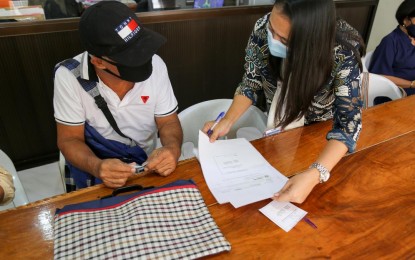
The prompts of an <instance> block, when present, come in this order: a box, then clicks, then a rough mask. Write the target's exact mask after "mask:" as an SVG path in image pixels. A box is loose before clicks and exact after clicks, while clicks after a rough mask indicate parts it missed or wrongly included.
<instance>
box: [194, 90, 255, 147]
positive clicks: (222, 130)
mask: <svg viewBox="0 0 415 260" xmlns="http://www.w3.org/2000/svg"><path fill="white" fill-rule="evenodd" d="M251 104H252V100H251V99H249V98H247V97H245V96H242V95H236V96H235V97H234V98H233V101H232V105H231V107H230V108H229V110H228V111H227V112H226V114H225V117H224V118H223V119H222V120H221V121H220V122H219V123H218V124H217V125H216V126H215V128H214V129H213V133H212V134H211V135H210V141H211V142H214V141H215V140H216V139H218V138H219V137H221V136H224V135H226V134H227V133H228V132H229V130H230V129H231V127H232V126H233V124H234V123H235V122H236V121H237V120H238V119H239V118H240V117H241V116H242V114H243V113H245V111H246V110H247V109H248V108H249V107H250V106H251ZM213 124H214V121H209V122H206V123H205V125H204V126H203V129H202V131H203V132H204V133H207V131H208V130H209V129H210V128H211V127H212V125H213Z"/></svg>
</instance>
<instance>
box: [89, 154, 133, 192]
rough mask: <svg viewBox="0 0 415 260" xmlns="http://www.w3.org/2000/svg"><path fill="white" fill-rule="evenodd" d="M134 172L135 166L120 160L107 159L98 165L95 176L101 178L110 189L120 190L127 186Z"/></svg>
mask: <svg viewBox="0 0 415 260" xmlns="http://www.w3.org/2000/svg"><path fill="white" fill-rule="evenodd" d="M134 172H135V168H134V166H133V165H130V164H126V163H124V162H122V161H120V160H118V159H105V160H101V162H100V163H99V164H98V165H97V167H96V169H95V176H99V178H100V179H101V180H102V181H103V183H104V184H105V186H107V187H108V188H119V187H122V186H124V185H125V183H126V182H127V180H128V178H129V177H131V176H132V175H133V173H134Z"/></svg>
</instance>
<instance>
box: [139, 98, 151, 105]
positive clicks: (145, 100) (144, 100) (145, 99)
mask: <svg viewBox="0 0 415 260" xmlns="http://www.w3.org/2000/svg"><path fill="white" fill-rule="evenodd" d="M149 98H150V96H141V100H142V101H143V103H144V104H145V103H147V101H148V99H149Z"/></svg>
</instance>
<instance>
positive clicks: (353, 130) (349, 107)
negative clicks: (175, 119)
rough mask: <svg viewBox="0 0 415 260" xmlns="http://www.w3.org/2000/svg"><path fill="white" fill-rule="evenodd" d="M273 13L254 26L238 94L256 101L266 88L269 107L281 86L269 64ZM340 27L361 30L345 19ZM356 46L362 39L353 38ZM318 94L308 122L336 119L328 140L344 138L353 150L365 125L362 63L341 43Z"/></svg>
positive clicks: (338, 25)
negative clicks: (259, 93) (271, 16)
mask: <svg viewBox="0 0 415 260" xmlns="http://www.w3.org/2000/svg"><path fill="white" fill-rule="evenodd" d="M269 16H270V14H267V15H265V16H264V17H262V18H260V19H259V20H258V21H257V22H256V24H255V27H254V30H253V32H252V33H251V36H250V38H249V41H248V45H247V47H246V56H245V73H244V75H243V78H242V82H241V83H240V84H239V86H238V88H237V89H236V92H235V95H243V96H246V97H248V98H249V99H251V100H252V102H253V104H254V105H255V104H256V101H257V97H258V96H257V94H258V91H260V90H263V91H264V94H265V97H266V100H267V106H268V109H269V107H270V104H271V102H272V99H273V96H274V93H275V91H276V88H277V86H280V84H281V82H278V83H277V82H276V80H275V78H274V77H273V76H271V71H270V68H269V66H268V56H269V49H268V41H267V30H266V26H267V23H268V20H269ZM337 27H338V29H341V30H351V31H353V32H354V33H356V34H357V33H358V32H357V31H356V30H355V29H353V28H352V27H351V26H350V25H349V24H347V23H346V22H345V21H343V20H338V22H337ZM352 43H353V44H354V46H358V43H356V42H352ZM327 82H328V83H327V85H325V86H324V87H323V88H322V89H321V90H320V91H319V92H318V93H316V95H315V96H314V100H313V101H312V103H311V105H310V107H309V108H308V111H307V112H306V114H305V124H306V125H307V124H311V123H314V122H319V121H326V120H329V119H333V127H332V130H331V131H330V132H329V133H328V134H327V137H326V138H327V140H330V139H335V140H338V141H340V142H343V143H344V144H345V145H346V146H347V147H348V151H349V152H353V151H354V150H355V148H356V142H357V139H358V137H359V134H360V131H361V129H362V119H361V112H362V104H363V102H362V98H361V92H360V69H359V63H358V61H357V59H356V58H355V56H354V54H353V52H352V51H351V50H347V49H345V48H344V47H343V46H341V45H340V44H337V45H336V46H335V48H334V66H333V70H332V72H331V77H330V79H328V81H327Z"/></svg>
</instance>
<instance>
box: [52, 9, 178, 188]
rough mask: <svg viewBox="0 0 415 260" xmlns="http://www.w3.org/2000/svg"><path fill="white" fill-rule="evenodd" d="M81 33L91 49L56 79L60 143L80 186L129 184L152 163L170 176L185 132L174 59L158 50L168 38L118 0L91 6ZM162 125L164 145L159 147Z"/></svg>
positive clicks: (59, 69) (67, 64)
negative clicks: (171, 70) (171, 69)
mask: <svg viewBox="0 0 415 260" xmlns="http://www.w3.org/2000/svg"><path fill="white" fill-rule="evenodd" d="M79 32H80V36H81V40H82V42H83V44H84V46H85V47H86V50H87V52H84V53H82V54H79V55H78V56H76V57H74V58H73V59H69V60H66V61H63V62H61V63H59V64H58V65H57V66H56V68H55V79H54V80H55V82H54V84H55V90H54V109H55V120H56V122H57V134H58V147H59V149H60V150H61V152H62V154H63V155H64V156H65V158H66V161H67V164H68V166H69V169H70V175H71V178H73V180H74V182H75V184H76V187H77V188H83V187H87V186H89V185H94V184H97V183H101V182H103V183H104V184H105V185H106V186H107V187H110V188H117V187H121V186H123V185H125V183H126V181H127V179H128V178H129V177H130V176H132V175H133V173H134V172H135V167H134V166H136V164H142V163H144V162H146V167H145V170H148V171H155V172H157V173H158V174H160V175H163V176H166V175H169V174H170V173H172V172H173V170H174V169H175V168H176V165H177V160H178V158H179V156H180V148H181V143H182V138H183V133H182V129H181V126H180V122H179V120H178V117H177V113H176V111H177V100H176V98H175V96H174V93H173V90H172V86H171V84H170V80H169V77H168V73H167V68H166V65H165V63H164V62H163V60H162V59H161V58H160V57H159V56H157V55H155V53H156V51H157V50H158V49H159V48H160V46H162V45H163V44H164V43H165V41H166V40H165V38H164V37H162V36H161V35H159V34H158V33H156V32H153V31H150V30H148V29H146V28H143V27H142V25H141V24H140V23H139V21H138V19H137V17H136V16H135V14H134V13H133V12H132V11H131V10H130V9H129V8H128V7H127V6H126V5H124V4H122V3H120V2H116V1H102V2H99V3H97V4H95V5H93V6H91V7H88V8H87V9H86V10H85V12H84V13H83V15H82V16H81V19H80V24H79ZM157 131H158V133H159V135H160V140H161V143H162V145H163V147H161V148H159V149H156V150H154V149H155V146H156V139H157ZM147 155H149V156H148V158H147Z"/></svg>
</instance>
